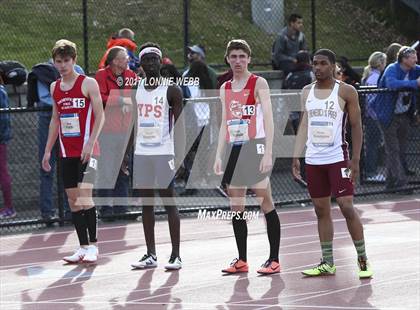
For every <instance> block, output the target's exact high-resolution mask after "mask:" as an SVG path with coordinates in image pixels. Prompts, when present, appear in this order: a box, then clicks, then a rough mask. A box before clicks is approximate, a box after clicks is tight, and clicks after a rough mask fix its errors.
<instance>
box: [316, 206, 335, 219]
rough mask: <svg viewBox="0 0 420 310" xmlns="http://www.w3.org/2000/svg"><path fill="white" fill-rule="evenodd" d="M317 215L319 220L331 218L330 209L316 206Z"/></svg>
mask: <svg viewBox="0 0 420 310" xmlns="http://www.w3.org/2000/svg"><path fill="white" fill-rule="evenodd" d="M315 214H316V217H317V218H318V219H325V218H331V209H330V207H328V208H327V207H320V206H315Z"/></svg>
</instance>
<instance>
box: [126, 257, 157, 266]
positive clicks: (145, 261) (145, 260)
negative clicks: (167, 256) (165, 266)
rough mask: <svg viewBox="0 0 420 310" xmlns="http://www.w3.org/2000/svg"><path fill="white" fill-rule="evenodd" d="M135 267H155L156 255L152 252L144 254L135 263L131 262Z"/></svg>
mask: <svg viewBox="0 0 420 310" xmlns="http://www.w3.org/2000/svg"><path fill="white" fill-rule="evenodd" d="M131 267H133V268H135V269H145V268H155V267H157V257H156V256H154V255H152V254H144V256H143V257H142V258H141V259H140V260H139V261H138V262H135V263H132V264H131Z"/></svg>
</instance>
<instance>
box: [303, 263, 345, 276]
mask: <svg viewBox="0 0 420 310" xmlns="http://www.w3.org/2000/svg"><path fill="white" fill-rule="evenodd" d="M336 270H337V268H335V265H330V264H328V263H327V262H324V261H322V260H321V263H320V264H319V265H318V266H316V267H314V268H311V269H306V270H304V271H302V274H303V275H305V276H309V277H318V276H332V275H334V274H335V271H336Z"/></svg>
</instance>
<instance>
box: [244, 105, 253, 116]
mask: <svg viewBox="0 0 420 310" xmlns="http://www.w3.org/2000/svg"><path fill="white" fill-rule="evenodd" d="M242 115H244V116H250V115H255V106H254V105H245V106H244V107H243V108H242Z"/></svg>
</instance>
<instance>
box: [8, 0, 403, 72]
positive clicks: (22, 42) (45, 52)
mask: <svg viewBox="0 0 420 310" xmlns="http://www.w3.org/2000/svg"><path fill="white" fill-rule="evenodd" d="M356 3H357V1H347V0H322V1H320V0H312V1H310V0H299V1H295V0H293V1H292V0H276V1H274V0H247V1H218V0H184V1H179V0H169V1H163V0H154V1H151V0H131V1H122V0H115V1H111V0H103V1H99V0H68V1H55V0H42V1H41V0H34V1H23V0H14V1H0V27H1V29H2V31H1V33H0V41H1V42H2V43H1V45H0V57H1V59H3V60H5V59H13V60H17V61H20V62H22V63H23V64H24V65H25V66H26V67H27V68H31V67H32V66H33V65H35V64H37V63H40V62H44V61H46V60H47V59H48V58H49V57H50V51H51V49H52V46H53V45H54V42H55V41H57V40H58V39H62V38H66V39H69V40H71V41H74V42H75V43H76V44H77V45H78V47H79V56H78V62H79V63H80V65H82V66H84V68H85V71H86V72H87V73H88V72H90V73H93V72H95V71H96V70H97V68H98V64H99V61H100V59H101V57H102V56H103V54H104V52H105V50H106V46H107V40H108V39H109V38H110V37H111V36H112V35H113V34H115V33H116V32H117V31H118V30H119V29H121V28H123V27H128V28H130V29H132V30H133V31H134V32H135V33H136V35H135V41H136V43H137V45H138V46H140V45H141V44H142V43H144V42H147V41H157V42H158V43H159V44H160V45H161V46H162V48H163V52H164V54H165V55H166V56H168V57H170V58H171V59H172V60H173V62H174V63H175V64H176V66H177V67H183V66H184V65H185V55H186V46H188V45H192V44H202V45H204V46H205V47H206V51H207V62H208V63H210V64H213V65H216V66H223V64H224V59H223V55H224V51H225V47H226V43H227V42H228V41H229V40H230V39H232V38H243V39H245V40H247V41H248V42H249V44H250V45H251V47H252V49H253V64H254V66H255V65H258V64H260V65H264V66H266V67H271V49H272V44H273V42H274V40H275V38H276V35H277V34H278V33H279V31H280V30H281V29H282V28H283V27H284V25H285V24H286V22H287V17H288V16H289V15H290V14H291V13H299V14H301V15H302V16H303V19H304V25H305V30H304V33H305V35H306V39H307V41H308V47H309V48H310V49H311V50H313V49H315V48H321V47H324V48H330V49H332V50H334V51H335V52H336V53H337V55H344V56H346V57H347V58H349V59H360V60H366V59H367V58H368V57H369V55H370V54H371V52H373V51H375V50H383V49H384V47H386V46H388V45H389V44H390V43H391V42H394V41H399V42H400V43H407V40H406V39H405V38H404V37H402V36H401V35H400V34H399V33H398V32H397V31H396V30H394V29H392V27H387V28H386V29H385V28H384V27H385V26H384V25H382V24H381V23H380V22H378V21H377V20H376V19H375V15H374V12H369V11H367V10H365V9H362V8H360V7H359V6H358V5H357V4H356Z"/></svg>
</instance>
